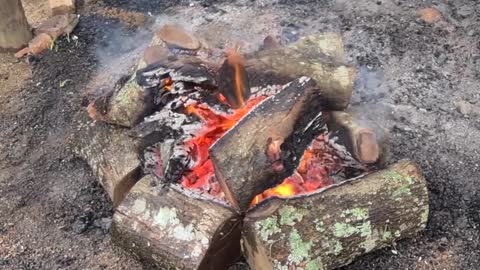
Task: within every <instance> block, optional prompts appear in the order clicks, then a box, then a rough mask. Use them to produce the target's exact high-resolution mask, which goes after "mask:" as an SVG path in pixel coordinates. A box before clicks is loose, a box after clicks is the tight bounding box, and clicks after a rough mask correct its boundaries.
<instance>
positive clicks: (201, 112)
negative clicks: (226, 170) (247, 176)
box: [181, 97, 265, 197]
mask: <svg viewBox="0 0 480 270" xmlns="http://www.w3.org/2000/svg"><path fill="white" fill-rule="evenodd" d="M263 99H265V97H258V98H253V99H251V100H249V101H248V102H247V104H246V106H245V107H243V108H241V109H237V110H234V113H233V114H217V113H215V112H214V111H212V110H210V108H209V107H208V106H207V105H205V104H195V105H189V106H187V107H186V111H187V113H188V114H193V115H196V116H197V117H198V118H200V119H201V120H202V122H204V127H203V129H202V130H201V131H200V133H199V134H198V135H197V136H196V137H195V138H193V139H191V140H189V141H186V142H185V145H186V146H187V147H188V148H189V149H191V158H192V160H193V161H194V162H195V164H196V166H195V167H194V168H193V169H192V170H191V171H189V172H187V173H186V174H184V176H183V177H182V180H181V182H182V185H183V186H185V187H187V188H194V189H200V190H203V191H206V192H208V193H210V194H211V195H214V196H217V197H222V192H221V190H220V187H219V184H218V183H217V181H216V178H215V174H214V169H213V164H212V162H211V160H210V156H209V154H208V149H209V148H210V146H212V145H213V144H214V143H215V142H216V141H217V140H218V139H219V138H221V137H222V136H223V134H225V132H227V131H228V130H229V129H231V128H232V127H233V126H234V125H235V124H236V123H237V122H238V121H239V120H240V119H241V118H242V117H243V116H245V115H246V114H247V113H248V112H249V111H250V110H252V109H253V107H255V105H257V104H258V103H260V101H262V100H263Z"/></svg>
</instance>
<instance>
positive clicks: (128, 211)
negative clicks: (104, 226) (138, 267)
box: [112, 176, 241, 270]
mask: <svg viewBox="0 0 480 270" xmlns="http://www.w3.org/2000/svg"><path fill="white" fill-rule="evenodd" d="M153 182H155V180H154V179H153V178H152V177H151V176H146V177H144V178H142V180H140V181H139V182H138V183H137V184H136V185H135V186H134V187H133V189H132V190H131V192H130V193H129V195H128V196H127V198H126V199H125V201H124V202H123V203H122V204H121V205H120V206H119V207H118V208H117V210H116V212H115V214H114V216H113V225H112V233H113V236H112V237H113V241H114V242H116V243H117V244H119V245H120V246H122V247H123V248H125V249H126V250H128V251H130V252H132V253H134V254H135V255H137V256H138V257H139V258H141V259H142V260H145V261H147V262H149V263H151V264H153V265H155V266H156V267H158V269H201V270H218V269H227V268H228V266H229V265H232V264H233V263H235V262H236V261H237V260H238V259H239V258H240V255H241V251H240V233H241V232H240V224H241V219H240V217H239V216H237V215H236V214H235V213H234V212H233V211H232V210H231V209H228V208H227V207H225V206H223V205H220V204H218V203H215V202H212V201H208V200H205V199H202V198H201V197H198V196H199V195H198V194H196V195H194V193H192V192H189V191H187V190H183V189H182V188H180V187H179V186H177V185H171V186H170V187H168V188H162V187H161V186H156V187H152V183H153ZM189 193H190V194H189Z"/></svg>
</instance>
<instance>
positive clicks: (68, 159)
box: [0, 0, 480, 270]
mask: <svg viewBox="0 0 480 270" xmlns="http://www.w3.org/2000/svg"><path fill="white" fill-rule="evenodd" d="M24 2H25V6H26V8H25V9H26V11H27V15H28V16H29V21H30V22H32V23H35V22H38V21H40V20H42V19H43V18H45V17H46V16H49V14H48V13H49V12H48V10H47V9H46V4H45V3H46V1H39V0H25V1H24ZM79 2H80V3H79V5H80V10H79V12H80V13H81V14H82V17H81V20H80V24H79V26H78V27H77V28H76V30H75V31H74V33H73V34H74V35H75V36H77V37H78V39H77V40H72V39H70V41H69V40H67V39H64V38H63V39H60V40H59V41H58V43H57V46H56V47H57V51H47V52H45V53H44V54H42V55H41V56H38V57H29V58H28V59H21V60H16V59H14V58H13V56H12V55H10V54H0V269H149V268H148V267H147V266H142V265H141V264H140V263H139V262H137V261H136V260H134V259H132V258H131V257H130V255H129V254H126V253H125V252H123V251H122V250H120V249H117V248H116V247H114V246H113V245H112V243H111V239H110V236H109V223H110V221H111V216H112V206H111V203H110V201H109V199H108V197H107V195H106V194H105V193H104V192H103V190H102V188H101V187H100V186H99V185H98V184H97V183H96V182H95V179H94V177H93V175H92V172H91V170H90V169H89V168H88V166H87V165H86V164H85V162H83V161H82V160H79V159H78V158H76V157H75V156H74V155H73V153H72V151H71V147H70V146H71V142H70V138H71V135H72V134H73V133H74V132H75V127H76V126H77V125H78V121H79V120H78V119H80V118H79V117H77V115H78V114H79V113H80V114H81V113H84V112H83V111H84V107H82V103H83V101H84V100H83V93H84V91H85V88H86V85H87V84H88V83H89V81H90V80H91V78H92V77H93V76H94V75H95V74H96V72H97V71H98V70H99V69H100V66H101V65H103V64H105V63H106V61H105V59H106V58H108V59H115V58H116V57H120V56H121V55H122V54H124V53H126V52H130V51H131V50H132V49H134V48H135V46H138V44H137V43H139V42H142V41H144V40H146V39H145V37H144V35H143V34H142V33H144V32H148V29H143V30H142V29H133V28H132V23H131V22H132V21H130V23H129V21H128V19H127V22H122V21H121V20H122V16H119V17H116V16H112V12H99V10H102V8H107V10H111V8H115V9H114V10H115V12H113V14H114V15H115V14H117V11H118V9H122V10H125V11H129V12H131V13H128V14H130V15H131V14H138V13H142V14H144V15H145V18H147V21H149V20H150V19H155V18H156V16H158V18H157V21H165V20H167V19H168V18H170V17H161V16H162V14H166V13H168V12H170V9H169V8H172V9H175V10H176V17H175V18H179V17H182V16H187V14H188V16H192V15H191V11H195V12H198V14H201V16H203V17H202V18H203V19H204V21H200V19H193V18H191V19H190V18H189V19H188V20H186V22H187V23H190V22H191V24H192V25H193V24H199V25H200V24H202V23H205V25H209V24H208V23H212V24H213V23H214V22H215V21H216V22H217V24H216V25H217V27H218V29H223V28H222V27H223V26H226V25H231V24H232V23H231V21H228V20H224V18H229V17H228V16H231V17H233V16H235V17H238V18H239V19H243V20H244V21H247V22H249V23H250V24H252V30H251V31H257V30H258V31H257V32H258V33H257V32H256V34H259V33H262V31H265V30H264V29H263V28H262V27H258V26H256V25H255V23H257V24H263V23H266V22H267V21H268V20H269V18H273V19H272V20H273V23H272V25H273V24H275V25H277V24H278V27H279V28H278V29H279V30H280V31H279V33H280V35H281V36H282V38H286V39H295V38H296V36H298V35H302V34H306V33H309V32H321V31H332V30H333V31H339V32H342V34H343V36H344V38H345V43H346V51H347V55H348V60H349V61H350V62H351V63H353V64H355V65H356V66H357V67H358V69H359V74H360V76H359V80H358V82H357V85H356V94H355V97H354V99H353V101H354V109H356V110H360V111H362V112H364V113H368V114H369V115H372V117H374V118H375V119H376V120H377V121H378V122H380V123H382V124H384V125H385V126H386V127H388V128H390V130H391V132H392V157H391V161H392V162H393V161H395V160H398V159H401V158H412V159H414V160H415V161H416V162H418V163H419V164H420V166H421V168H422V169H423V171H424V174H425V176H426V178H427V181H428V188H429V191H430V204H431V214H430V220H429V224H428V227H427V230H426V231H425V232H424V233H423V234H420V235H418V236H417V237H416V238H415V239H409V240H404V241H401V242H400V243H398V244H397V245H396V246H394V247H393V248H386V249H383V250H379V251H376V252H374V253H372V254H369V255H366V256H363V257H361V258H359V259H357V260H356V261H355V262H354V263H353V264H351V265H349V266H346V267H344V268H343V269H345V270H353V269H358V270H360V269H447V270H450V269H452V270H453V269H478V262H479V261H480V246H479V243H480V228H479V226H480V224H479V223H480V169H479V161H480V154H479V150H480V91H479V90H480V16H479V14H480V3H477V1H475V0H471V1H467V0H442V1H428V0H425V1H414V0H407V1H400V0H379V1H370V0H357V1H347V0H318V1H314V0H302V1H298V0H297V1H294V0H263V1H262V0H257V1H242V0H238V1H237V2H229V1H225V3H223V2H222V1H208V0H203V1H197V2H193V1H192V2H189V1H161V0H153V1H149V0H141V1H127V0H121V1H113V0H104V1H100V0H97V1H87V0H84V1H79ZM432 6H433V7H435V8H436V9H437V10H439V11H440V14H441V15H440V17H435V20H433V21H432V22H424V21H422V20H421V19H419V18H418V16H417V11H418V10H419V9H421V8H424V7H432ZM238 10H242V12H238V13H235V12H237V11H238ZM187 11H188V12H187ZM270 11H271V13H272V14H273V15H272V14H268V15H269V16H267V15H265V14H266V13H267V12H270ZM149 12H150V14H149ZM275 12H278V14H280V15H277V16H274V15H275V14H274V13H275ZM196 14H197V13H196ZM245 14H247V15H245ZM249 14H250V15H252V16H253V18H252V19H251V18H246V17H245V16H248V15H249ZM130 15H129V16H127V17H128V18H132V17H131V16H130ZM257 15H258V17H257ZM270 15H271V16H270ZM104 16H107V17H104ZM108 16H109V17H108ZM172 16H173V15H172ZM242 16H243V17H242ZM135 18H137V17H136V15H135ZM256 19H258V20H256ZM277 20H278V22H277ZM212 21H214V22H212ZM134 22H135V23H133V24H134V26H138V25H137V23H136V22H137V20H134ZM147 25H148V23H147ZM146 27H147V26H146ZM148 27H150V26H148ZM139 33H140V34H139ZM215 33H218V32H215ZM240 36H241V35H240ZM122 37H126V38H125V39H122ZM139 37H141V38H139ZM241 37H242V38H244V36H241ZM132 40H133V41H135V42H132Z"/></svg>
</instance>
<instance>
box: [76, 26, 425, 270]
mask: <svg viewBox="0 0 480 270" xmlns="http://www.w3.org/2000/svg"><path fill="white" fill-rule="evenodd" d="M332 39H334V42H329V41H331V40H332ZM331 44H334V45H331ZM338 44H342V43H341V38H340V36H339V35H336V34H331V33H328V34H318V35H313V36H310V37H305V38H303V39H301V40H300V41H298V42H297V43H294V44H289V45H287V46H284V45H281V44H279V43H277V42H275V40H274V39H273V38H272V37H267V38H266V39H265V44H264V45H263V46H261V49H259V50H258V51H256V52H250V53H245V54H242V53H241V50H240V49H239V48H234V49H229V50H227V51H220V50H214V49H211V48H208V46H203V45H202V44H201V42H199V41H198V40H197V39H196V38H195V37H193V36H191V35H189V34H188V33H186V32H185V31H184V30H183V29H181V28H179V27H177V26H172V25H169V26H165V27H163V28H162V29H161V30H160V31H159V32H158V34H157V35H156V37H155V38H154V41H153V42H152V44H151V46H150V47H149V48H148V49H147V50H146V51H145V55H144V57H143V59H142V61H141V62H140V63H139V64H138V66H137V68H136V70H135V72H134V73H133V74H132V75H130V76H125V77H122V78H120V79H119V80H118V82H117V83H116V84H115V86H114V87H111V88H108V87H98V86H97V87H96V88H95V89H96V90H95V91H94V92H93V93H91V95H90V104H89V106H88V113H89V115H90V117H91V118H93V119H95V120H98V121H101V122H106V123H109V124H110V125H103V126H102V127H99V128H97V130H96V131H94V132H92V130H91V129H88V132H87V133H86V134H87V135H85V136H83V137H82V139H81V140H83V145H82V147H81V149H80V150H79V153H80V154H81V155H82V156H83V157H84V158H86V159H87V161H89V163H90V165H91V166H92V168H94V170H95V172H96V173H97V175H98V177H99V178H100V182H101V183H102V184H103V186H104V187H105V188H106V189H107V191H109V194H110V196H111V197H112V199H113V202H114V205H115V206H116V213H115V216H114V224H113V233H114V239H116V241H117V242H118V243H119V244H120V245H122V246H123V247H125V248H127V249H128V250H131V251H132V252H133V253H135V254H137V255H138V256H140V257H141V258H143V259H146V260H149V261H150V262H153V263H154V264H157V265H158V266H159V267H164V268H179V269H227V268H228V267H229V266H230V265H232V264H234V263H235V262H236V261H238V260H239V259H240V258H241V257H242V256H244V257H245V258H246V259H247V261H248V264H249V265H250V267H251V268H252V269H331V268H335V267H338V266H341V265H345V264H347V263H349V262H351V261H352V260H353V259H354V258H355V257H356V256H358V255H360V254H363V253H366V252H369V251H371V250H374V249H378V248H381V247H383V246H386V245H389V244H391V243H392V242H393V241H395V240H398V239H401V238H404V237H409V236H412V235H414V234H415V233H417V232H418V231H420V230H422V229H423V228H424V227H425V224H426V219H427V217H428V196H427V191H426V187H425V181H424V179H423V177H422V176H421V173H420V171H419V169H418V168H417V167H416V165H415V164H414V163H413V162H411V161H401V162H398V163H396V164H393V165H390V166H388V167H387V165H386V164H387V156H388V131H386V130H384V129H382V128H381V127H379V126H377V125H376V124H375V123H373V122H371V121H369V120H368V119H367V118H365V117H363V116H359V115H356V114H353V113H350V112H349V111H348V109H347V107H348V105H349V101H350V97H351V94H352V91H353V87H354V80H355V74H356V72H355V68H354V67H352V66H349V65H347V64H344V59H343V46H338ZM114 126H123V128H118V127H114ZM92 134H93V135H92ZM92 136H93V137H92ZM138 156H139V157H140V160H138V159H137V157H138Z"/></svg>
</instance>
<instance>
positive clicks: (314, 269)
mask: <svg viewBox="0 0 480 270" xmlns="http://www.w3.org/2000/svg"><path fill="white" fill-rule="evenodd" d="M322 269H323V264H322V261H321V259H320V257H319V258H317V259H315V260H311V261H309V262H307V264H306V265H305V270H322Z"/></svg>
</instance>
